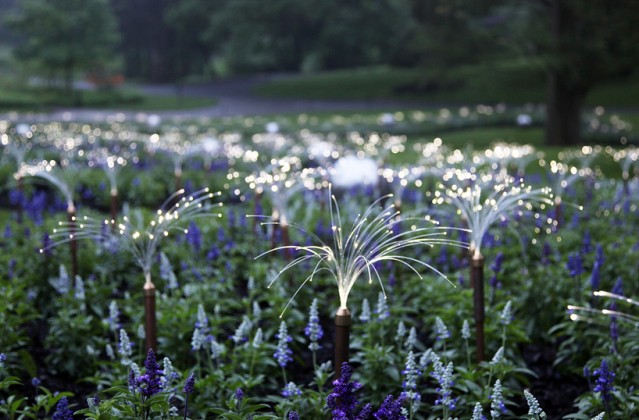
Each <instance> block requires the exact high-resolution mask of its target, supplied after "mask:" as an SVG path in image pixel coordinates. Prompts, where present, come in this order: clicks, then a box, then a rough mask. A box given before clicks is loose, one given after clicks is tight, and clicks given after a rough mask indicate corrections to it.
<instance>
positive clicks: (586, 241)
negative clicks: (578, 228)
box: [581, 230, 592, 254]
mask: <svg viewBox="0 0 639 420" xmlns="http://www.w3.org/2000/svg"><path fill="white" fill-rule="evenodd" d="M590 251H592V238H591V237H590V231H588V230H587V231H586V232H584V238H583V242H582V244H581V252H582V253H583V254H589V253H590Z"/></svg>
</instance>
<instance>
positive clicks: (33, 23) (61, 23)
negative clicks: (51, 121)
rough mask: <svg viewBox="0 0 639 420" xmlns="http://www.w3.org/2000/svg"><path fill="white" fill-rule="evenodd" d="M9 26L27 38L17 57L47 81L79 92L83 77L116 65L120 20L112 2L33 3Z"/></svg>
mask: <svg viewBox="0 0 639 420" xmlns="http://www.w3.org/2000/svg"><path fill="white" fill-rule="evenodd" d="M19 4H20V7H19V8H18V9H17V11H16V13H15V14H14V15H12V16H11V17H10V18H9V26H10V27H11V28H12V29H13V30H14V31H16V32H17V33H19V34H21V35H22V36H23V37H24V42H23V43H22V44H21V45H20V46H19V47H18V48H16V50H15V53H16V56H17V57H18V58H19V59H20V60H21V61H23V62H24V63H25V64H26V65H27V67H28V68H30V69H31V70H32V71H34V72H35V74H37V75H39V76H40V77H41V78H42V79H43V80H44V81H45V82H46V83H53V84H54V85H55V84H58V85H60V86H63V87H64V89H65V90H66V91H67V92H71V91H72V90H73V82H74V77H75V76H76V74H77V73H83V72H88V71H103V69H106V68H108V67H109V66H111V65H113V63H114V57H115V56H114V53H113V51H112V48H113V46H114V44H115V42H116V41H117V32H116V21H115V19H114V16H113V13H112V11H111V9H110V5H109V3H108V2H107V1H106V0H90V1H85V0H71V1H66V0H55V1H44V0H27V1H24V2H20V3H19Z"/></svg>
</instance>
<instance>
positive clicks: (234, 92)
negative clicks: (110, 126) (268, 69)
mask: <svg viewBox="0 0 639 420" xmlns="http://www.w3.org/2000/svg"><path fill="white" fill-rule="evenodd" d="M276 77H281V76H253V77H250V78H237V79H228V80H221V81H215V82H210V83H206V84H199V85H187V86H183V87H182V88H181V89H180V90H179V91H178V89H177V88H176V86H174V85H146V86H142V87H141V90H142V91H143V92H145V93H147V94H150V95H153V94H157V95H174V94H175V95H177V94H178V92H179V93H180V94H182V95H186V96H199V97H210V98H213V99H215V100H217V103H216V104H215V105H214V106H210V107H206V108H199V109H190V110H179V111H147V112H145V111H118V110H106V109H79V108H64V109H56V110H54V111H52V112H48V113H29V114H21V115H17V114H4V115H0V119H2V118H10V119H13V120H28V121H34V122H35V121H51V120H57V121H86V122H98V121H105V120H108V119H115V118H119V119H122V118H125V119H135V118H140V117H143V116H144V115H145V114H146V115H148V114H157V115H160V116H162V117H167V118H171V117H174V118H197V117H224V116H251V115H275V114H287V113H304V112H319V111H346V110H351V111H352V110H360V111H366V110H369V111H380V112H383V111H385V110H388V111H391V110H395V109H398V108H408V107H413V106H414V107H417V106H419V105H420V103H419V102H411V101H387V100H379V101H337V100H300V99H273V98H262V97H258V96H255V95H254V94H253V93H252V91H253V88H254V87H255V86H256V85H257V84H258V83H261V82H265V81H268V80H270V79H273V78H276ZM421 105H424V104H423V103H422V104H421ZM431 105H432V104H431Z"/></svg>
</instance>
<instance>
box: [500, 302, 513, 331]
mask: <svg viewBox="0 0 639 420" xmlns="http://www.w3.org/2000/svg"><path fill="white" fill-rule="evenodd" d="M512 320H513V313H512V301H510V300H509V301H508V302H506V306H504V309H503V310H502V311H501V314H499V322H500V323H501V324H502V325H504V326H506V325H510V323H511V322H512Z"/></svg>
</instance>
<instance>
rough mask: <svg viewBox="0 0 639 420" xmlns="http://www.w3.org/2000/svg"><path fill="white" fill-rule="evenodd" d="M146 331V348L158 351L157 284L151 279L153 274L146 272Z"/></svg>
mask: <svg viewBox="0 0 639 420" xmlns="http://www.w3.org/2000/svg"><path fill="white" fill-rule="evenodd" d="M144 331H145V335H146V350H147V351H148V349H152V350H153V352H154V353H157V349H158V338H157V337H158V335H157V319H156V317H155V285H154V284H153V282H152V281H151V274H150V273H147V274H145V283H144Z"/></svg>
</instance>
